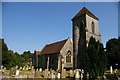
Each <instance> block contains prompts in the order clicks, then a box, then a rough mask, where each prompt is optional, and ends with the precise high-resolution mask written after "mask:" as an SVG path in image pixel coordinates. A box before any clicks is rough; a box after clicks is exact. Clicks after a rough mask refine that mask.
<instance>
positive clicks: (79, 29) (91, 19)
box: [72, 7, 101, 68]
mask: <svg viewBox="0 0 120 80" xmlns="http://www.w3.org/2000/svg"><path fill="white" fill-rule="evenodd" d="M98 20H99V19H98V18H97V17H96V16H95V15H94V14H92V13H91V12H90V11H89V10H88V9H86V8H85V7H84V8H82V9H81V11H80V12H78V14H76V15H75V16H74V17H73V18H72V23H73V53H74V68H81V67H80V64H81V61H80V59H81V58H80V57H81V55H82V54H84V53H85V49H86V47H87V46H88V42H89V39H90V37H91V36H93V37H94V38H95V39H96V41H98V40H99V41H100V42H101V35H100V33H99V26H98Z"/></svg>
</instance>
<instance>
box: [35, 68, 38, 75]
mask: <svg viewBox="0 0 120 80" xmlns="http://www.w3.org/2000/svg"><path fill="white" fill-rule="evenodd" d="M35 77H39V71H38V69H36V71H35Z"/></svg>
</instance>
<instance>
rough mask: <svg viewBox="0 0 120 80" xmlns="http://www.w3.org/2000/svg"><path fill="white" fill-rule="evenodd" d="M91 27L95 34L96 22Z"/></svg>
mask: <svg viewBox="0 0 120 80" xmlns="http://www.w3.org/2000/svg"><path fill="white" fill-rule="evenodd" d="M91 27H92V33H95V24H94V22H92V24H91Z"/></svg>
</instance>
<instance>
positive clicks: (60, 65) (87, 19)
mask: <svg viewBox="0 0 120 80" xmlns="http://www.w3.org/2000/svg"><path fill="white" fill-rule="evenodd" d="M71 20H72V31H73V35H72V36H73V39H70V38H68V39H65V40H62V41H58V42H55V43H51V44H47V45H45V46H44V47H43V49H42V50H41V52H40V54H44V56H45V59H46V64H45V65H46V68H47V65H49V69H54V70H57V69H58V70H62V69H78V68H80V58H81V55H82V54H84V53H85V49H86V47H87V46H88V42H89V39H90V37H91V36H93V37H94V38H95V39H96V41H100V42H101V35H100V33H99V24H98V21H99V19H98V18H97V17H96V16H95V15H94V14H93V13H91V12H90V11H89V10H88V9H87V8H85V7H83V8H82V9H81V10H80V11H79V12H78V13H77V14H76V15H75V16H74V17H73V18H72V19H71ZM35 58H37V57H34V58H33V63H36V64H38V63H37V62H38V59H35ZM34 65H35V64H34Z"/></svg>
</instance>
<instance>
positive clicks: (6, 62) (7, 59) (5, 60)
mask: <svg viewBox="0 0 120 80" xmlns="http://www.w3.org/2000/svg"><path fill="white" fill-rule="evenodd" d="M12 53H13V52H11V53H10V51H9V50H8V47H7V45H6V43H5V42H4V39H2V65H3V66H5V67H6V68H7V69H10V67H12V66H13V65H12V59H13V58H12Z"/></svg>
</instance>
